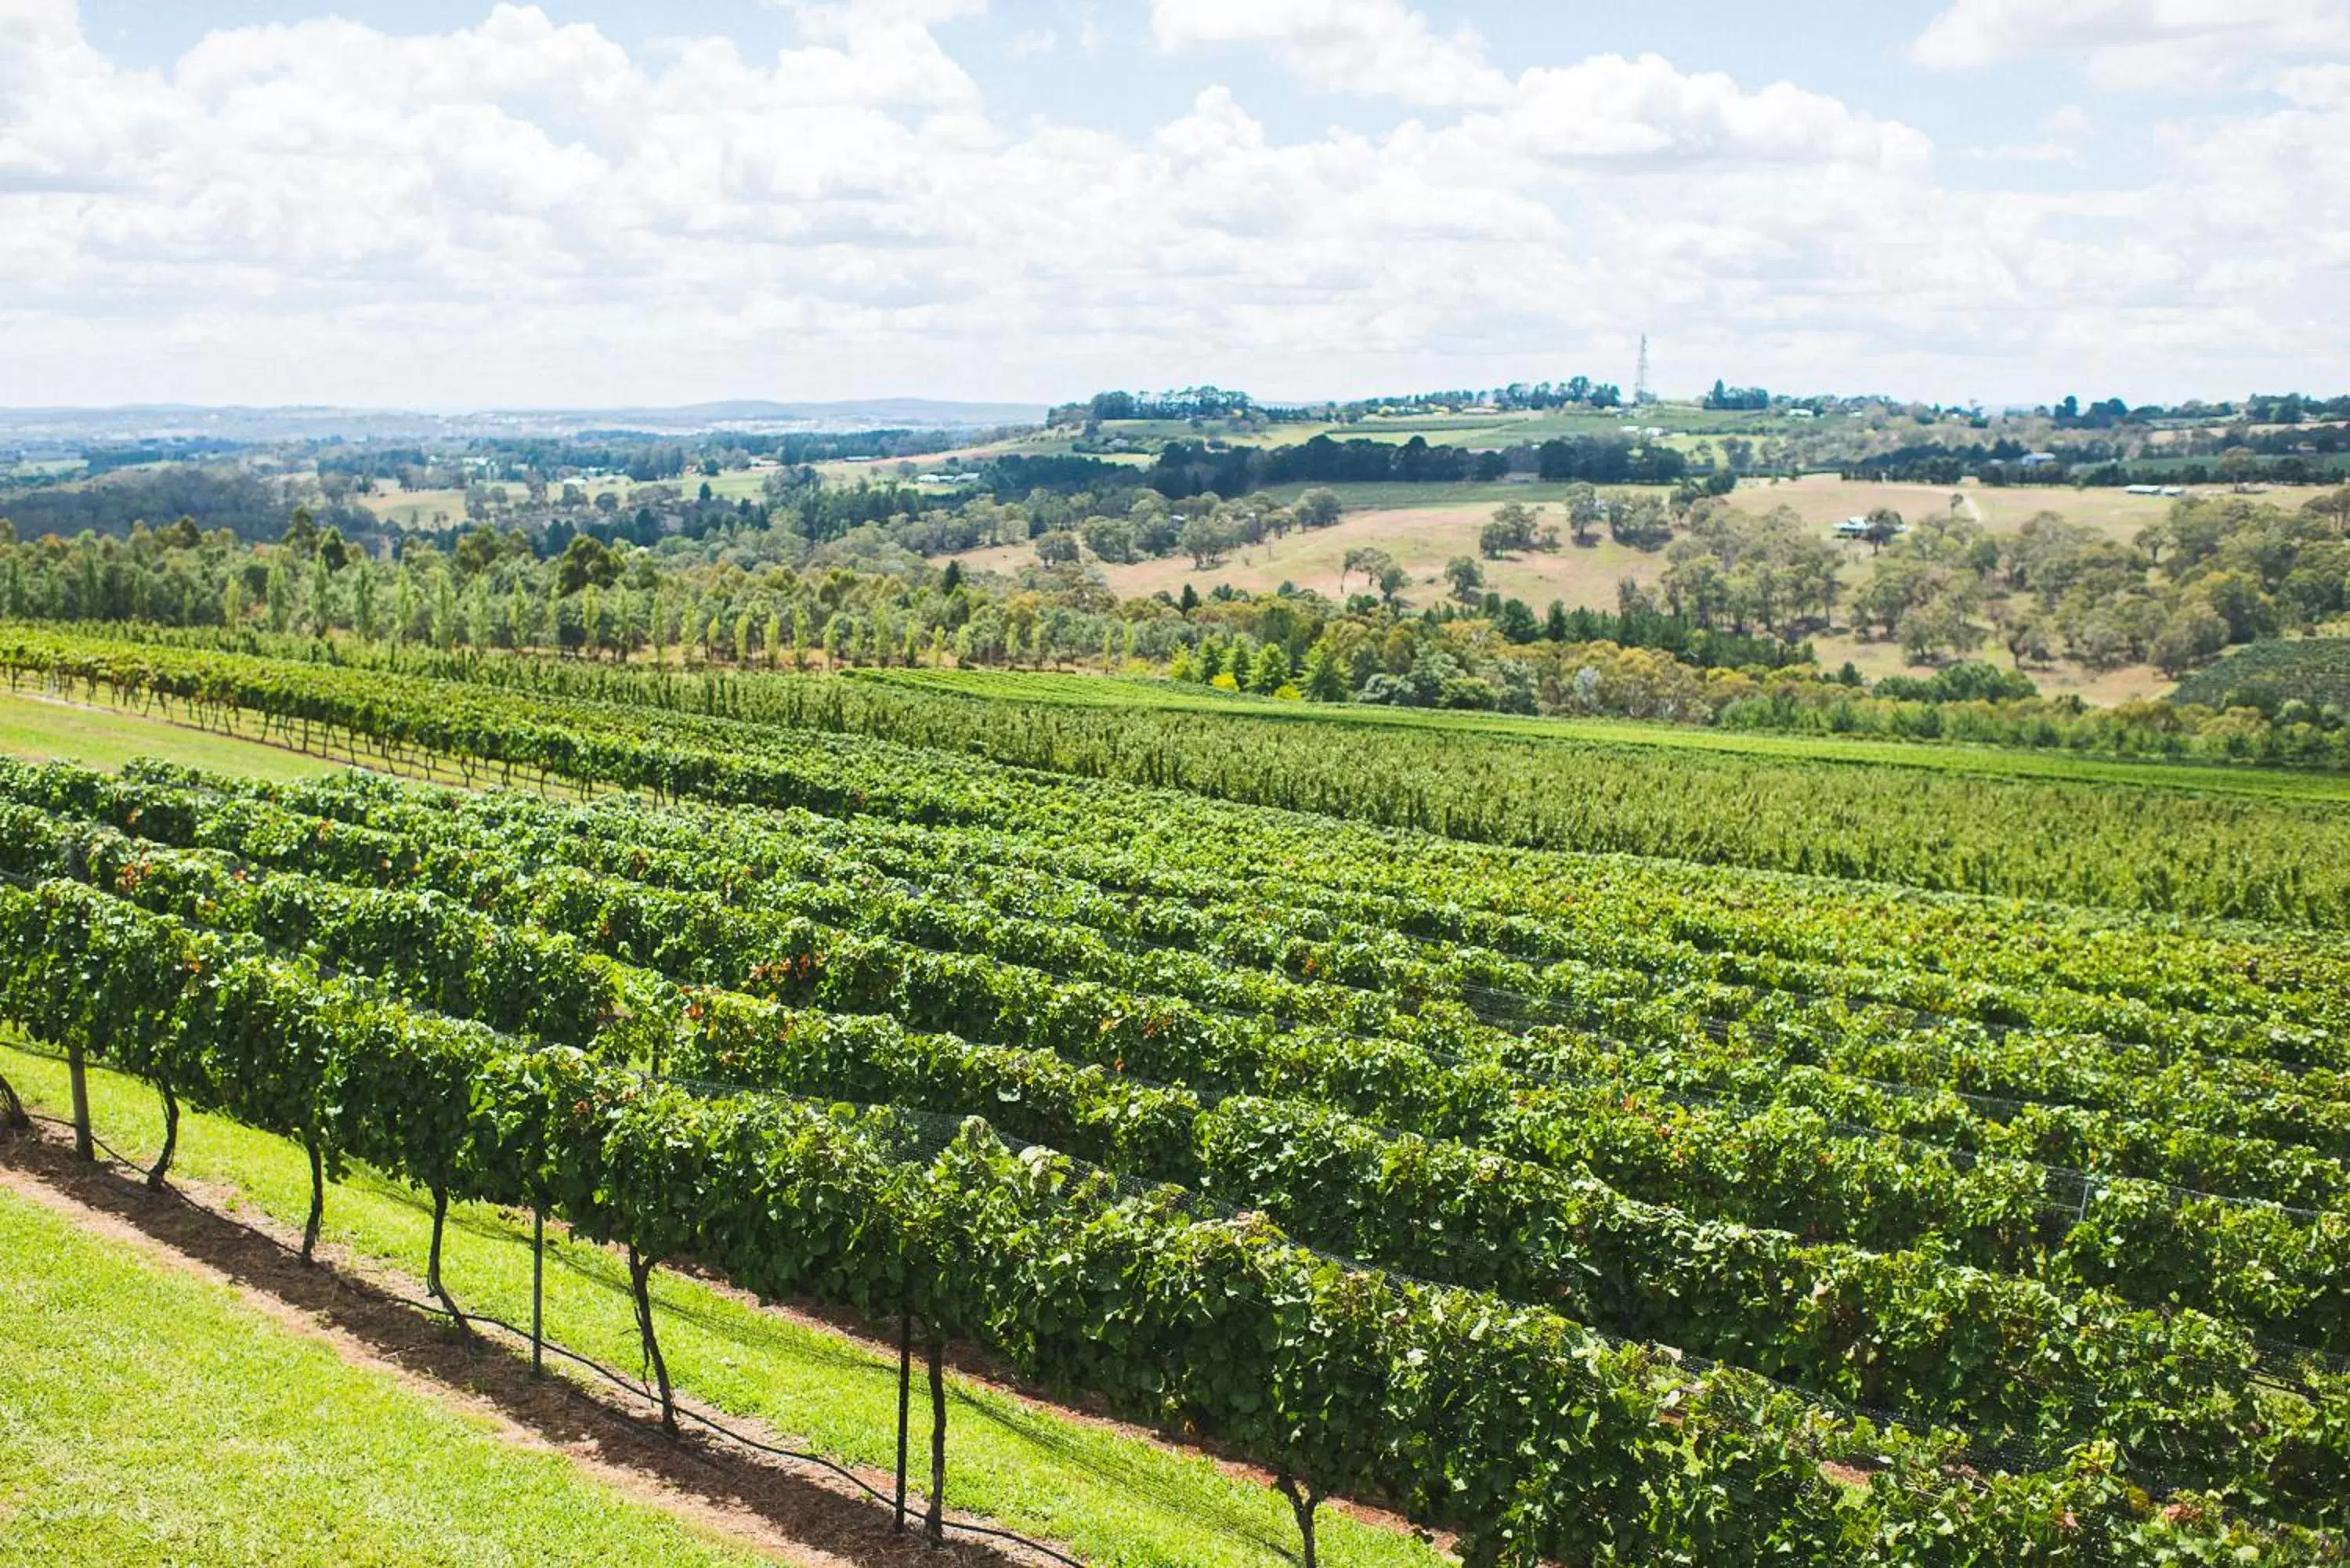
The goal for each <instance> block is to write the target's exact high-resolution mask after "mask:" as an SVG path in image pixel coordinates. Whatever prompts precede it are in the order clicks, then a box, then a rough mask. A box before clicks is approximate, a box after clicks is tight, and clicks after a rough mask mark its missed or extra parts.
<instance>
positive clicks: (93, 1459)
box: [0, 1192, 763, 1568]
mask: <svg viewBox="0 0 2350 1568" xmlns="http://www.w3.org/2000/svg"><path fill="white" fill-rule="evenodd" d="M0 1412H5V1418H0V1564H26V1565H30V1564H34V1563H39V1564H43V1565H44V1568H132V1565H137V1564H149V1563H152V1564H159V1565H160V1564H166V1563H278V1564H312V1563H316V1564H320V1565H322V1568H323V1565H326V1564H345V1563H365V1564H378V1565H387V1568H388V1565H393V1564H410V1563H413V1564H419V1565H422V1564H427V1563H484V1564H504V1563H587V1562H595V1563H609V1564H614V1565H616V1568H634V1565H639V1564H641V1565H643V1568H702V1565H703V1564H709V1565H713V1568H714V1565H717V1564H733V1563H752V1562H755V1561H763V1559H757V1558H754V1557H751V1556H748V1555H746V1554H744V1553H743V1552H737V1551H734V1550H731V1549H728V1548H726V1547H724V1546H722V1545H720V1544H718V1543H716V1542H711V1541H709V1540H706V1539H704V1538H702V1536H701V1535H700V1534H698V1533H697V1532H694V1531H692V1530H691V1529H690V1528H689V1527H687V1526H686V1525H685V1524H683V1523H681V1521H678V1520H676V1519H675V1518H673V1517H671V1516H670V1515H668V1514H666V1513H663V1512H660V1511H658V1510H655V1509H652V1508H650V1507H645V1506H641V1505H638V1504H634V1503H631V1502H629V1501H625V1500H624V1499H622V1498H621V1497H619V1495H618V1494H617V1493H615V1492H613V1491H612V1490H610V1489H609V1488H608V1487H606V1486H604V1485H602V1484H601V1483H599V1482H597V1481H595V1480H590V1479H589V1478H587V1477H586V1476H583V1475H582V1474H580V1473H579V1472H578V1471H577V1469H575V1468H574V1467H573V1466H572V1464H571V1463H570V1461H569V1460H567V1459H563V1458H562V1457H560V1456H559V1455H555V1454H550V1453H546V1452H535V1451H530V1450H526V1449H521V1448H518V1447H515V1445H513V1444H511V1443H508V1442H506V1441H504V1440H503V1439H502V1438H499V1437H497V1436H495V1435H494V1433H493V1432H492V1431H491V1430H490V1429H489V1428H488V1427H487V1424H486V1423H485V1422H484V1421H482V1420H481V1419H480V1418H478V1417H467V1416H460V1415H458V1414H456V1413H454V1412H452V1411H451V1410H449V1409H446V1408H444V1407H441V1406H439V1405H436V1404H435V1403H433V1402H432V1400H431V1399H429V1398H428V1397H424V1396H422V1395H421V1394H417V1393H414V1392H411V1391H410V1390H409V1389H406V1388H404V1387H402V1386H400V1384H399V1383H398V1382H396V1381H395V1380H394V1379H393V1378H392V1377H391V1376H390V1375H389V1374H387V1373H384V1372H380V1371H377V1370H373V1369H369V1368H364V1367H359V1366H351V1365H348V1363H346V1362H344V1361H343V1360H342V1359H341V1358H340V1357H339V1356H338V1355H337V1354H336V1352H335V1351H334V1350H333V1349H332V1348H330V1347H329V1346H328V1345H325V1344H323V1343H321V1342H319V1341H317V1340H315V1339H311V1338H308V1337H307V1336H304V1335H302V1334H297V1333H296V1332H294V1331H293V1330H291V1329H288V1328H286V1327H284V1326H281V1325H280V1324H277V1323H275V1322H273V1321H271V1320H270V1319H268V1318H266V1317H265V1316H264V1315H262V1314H260V1313H258V1312H256V1311H255V1310H254V1309H253V1308H251V1307H249V1306H246V1305H244V1303H241V1302H240V1301H239V1300H238V1299H237V1296H236V1293H234V1292H233V1291H231V1290H230V1289H228V1288H227V1287H225V1286H223V1285H218V1284H213V1283H212V1282H207V1281H204V1280H201V1279H198V1278H196V1277H194V1276H192V1275H190V1274H185V1273H182V1272H175V1271H173V1270H171V1269H169V1268H167V1267H164V1266H161V1265H160V1264H158V1263H156V1262H152V1261H151V1260H149V1259H147V1258H144V1257H141V1256H139V1255H137V1254H135V1253H129V1252H126V1251H124V1250H123V1249H121V1248H120V1247H119V1246H113V1245H109V1244H108V1243H107V1242H105V1241H100V1240H99V1239H97V1238H95V1237H93V1236H91V1235H90V1234H88V1233H87V1232H85V1231H81V1230H79V1229H78V1228H76V1227H75V1226H74V1225H73V1224H72V1223H71V1222H69V1221H68V1220H64V1219H61V1218H59V1217H58V1216H57V1215H54V1214H52V1213H49V1212H47V1210H43V1209H41V1208H39V1207H37V1206H36V1205H34V1204H32V1203H30V1202H28V1201H27V1200H26V1199H21V1198H18V1197H16V1196H15V1195H13V1194H10V1193H6V1192H0Z"/></svg>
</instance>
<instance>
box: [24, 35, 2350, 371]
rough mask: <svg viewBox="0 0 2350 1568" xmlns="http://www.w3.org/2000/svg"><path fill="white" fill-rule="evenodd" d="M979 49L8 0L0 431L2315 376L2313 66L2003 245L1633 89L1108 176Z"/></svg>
mask: <svg viewBox="0 0 2350 1568" xmlns="http://www.w3.org/2000/svg"><path fill="white" fill-rule="evenodd" d="M322 3H323V0H322ZM1374 9H1376V8H1375V7H1374ZM976 11H977V7H976V6H975V5H972V4H969V3H968V0H888V3H877V0H866V3H865V4H861V5H837V4H835V5H807V6H801V7H798V8H797V10H796V16H797V21H798V23H799V26H800V33H801V36H799V37H798V38H797V39H796V40H795V43H794V45H793V47H790V48H787V49H785V50H783V51H781V52H779V53H776V54H774V55H771V56H767V57H764V58H753V57H747V56H746V55H745V54H744V53H743V51H742V50H741V49H740V48H739V47H737V46H736V45H735V44H733V43H732V42H730V41H728V40H726V39H723V38H711V37H702V38H686V39H677V40H672V41H670V42H667V43H664V44H661V45H660V46H657V47H646V48H642V49H629V48H627V47H622V46H621V45H620V44H619V43H618V42H616V41H615V40H614V39H613V38H611V37H610V36H608V35H606V34H605V33H603V32H602V31H600V30H599V29H598V28H596V27H594V26H579V25H574V26H563V25H558V24H557V23H556V22H555V21H553V20H552V19H551V18H549V17H548V16H546V14H545V13H543V12H542V11H540V10H538V9H537V8H536V7H532V6H519V5H499V6H496V7H495V8H494V9H491V10H489V11H487V13H486V14H485V16H484V19H483V20H482V21H481V23H480V24H479V25H477V26H472V27H466V28H460V29H456V30H452V31H448V32H440V33H421V34H410V35H399V36H394V35H389V34H386V33H383V32H380V31H376V30H373V29H370V28H368V27H364V26H358V25H356V24H352V23H348V22H341V21H312V22H305V23H301V24H297V25H294V26H262V27H245V28H235V29H227V30H223V31H220V32H216V33H213V34H212V35H210V36H207V37H205V38H204V39H203V41H202V42H201V43H199V44H198V45H197V46H196V47H193V48H192V49H191V50H189V51H188V52H187V53H186V54H185V55H184V56H183V57H182V58H180V59H179V60H177V61H175V62H173V63H172V65H171V66H170V67H167V68H163V69H157V70H135V69H131V68H129V67H124V66H122V65H121V64H120V63H118V62H116V61H114V60H112V59H110V58H109V57H107V56H106V55H105V54H103V53H102V52H101V51H99V50H98V49H96V48H94V47H92V46H91V45H90V44H89V43H88V40H87V39H86V38H85V37H84V36H83V35H82V33H81V30H80V27H79V26H78V22H77V20H76V16H75V13H74V10H73V8H72V7H71V6H70V5H60V4H57V3H56V0H41V3H40V4H37V5H33V4H28V3H27V0H0V343H5V345H6V352H5V354H0V401H6V402H20V403H31V402H60V401H91V400H148V399H188V400H213V401H218V400H246V401H282V400H296V399H319V400H345V401H366V402H409V403H424V404H433V405H445V404H450V403H467V404H484V403H494V402H506V403H516V402H528V403H546V402H570V403H587V402H619V401H629V402H635V401H665V400H677V401H682V400H692V399H698V398H702V397H709V396H718V395H731V394H734V393H744V394H753V393H769V394H775V395H790V396H824V395H851V394H862V393H872V392H882V391H890V390H920V391H926V392H931V393H935V394H942V395H953V394H965V395H986V396H1025V397H1033V398H1036V399H1039V400H1043V399H1047V398H1052V397H1058V396H1066V395H1069V394H1070V393H1071V392H1072V390H1073V389H1083V388H1084V387H1086V386H1087V385H1089V384H1103V385H1110V384H1128V385H1132V384H1152V383H1165V384H1180V383H1184V382H1190V381H1197V380H1201V379H1209V380H1217V381H1221V382H1223V383H1225V384H1240V385H1249V386H1252V387H1253V388H1254V389H1258V390H1260V391H1263V392H1267V393H1271V394H1276V395H1278V394H1285V393H1288V394H1295V393H1306V392H1313V391H1317V390H1327V391H1344V390H1347V389H1360V388H1362V387H1365V386H1375V385H1376V386H1393V385H1402V384H1408V383H1410V382H1414V381H1423V380H1424V381H1427V382H1430V383H1431V384H1442V385H1462V384H1474V383H1477V382H1479V381H1482V380H1484V379H1487V378H1488V377H1489V376H1490V377H1491V378H1492V379H1513V378H1517V377H1523V376H1530V375H1531V376H1540V375H1565V374H1572V373H1575V372H1577V371H1582V372H1585V373H1590V374H1596V375H1600V376H1603V377H1606V378H1607V379H1617V380H1621V379H1625V378H1626V377H1627V376H1628V374H1629V366H1628V364H1627V363H1624V362H1622V361H1626V360H1628V358H1629V353H1630V342H1631V339H1632V337H1634V335H1635V334H1637V333H1638V331H1639V330H1641V329H1642V328H1643V327H1646V328H1647V329H1648V330H1649V331H1651V332H1652V333H1654V334H1655V335H1656V336H1657V337H1658V339H1659V359H1660V364H1662V365H1666V366H1670V367H1686V368H1687V372H1688V376H1689V379H1691V380H1693V381H1699V382H1702V381H1711V379H1713V377H1714V376H1716V375H1722V374H1727V375H1730V376H1731V379H1735V380H1740V381H1742V382H1752V381H1758V380H1759V381H1763V382H1765V383H1766V384H1780V385H1786V384H1789V383H1793V384H1796V385H1801V386H1804V387H1812V388H1817V387H1829V386H1833V387H1850V386H1854V385H1864V384H1865V385H1874V386H1883V387H1891V388H1896V389H1902V388H1916V389H1925V390H1942V389H1949V390H1953V391H1966V392H1977V393H1980V394H1981V395H1983V396H1985V397H1987V398H2002V397H2008V396H2017V395H2025V394H2034V395H2039V396H2045V395H2048V390H2047V389H2048V388H2049V387H2051V386H2055V385H2057V384H2058V383H2059V382H2060V381H2065V380H2070V379H2074V378H2075V377H2076V375H2077V369H2078V367H2079V366H2081V365H2082V364H2084V363H2094V364H2096V365H2098V366H2101V367H2107V368H2109V369H2110V375H2109V377H2108V378H2107V379H2109V381H2110V384H2113V385H2115V386H2117V387H2128V388H2129V389H2131V390H2132V394H2133V395H2139V391H2140V389H2141V388H2142V389H2144V393H2145V395H2157V394H2159V393H2161V392H2165V391H2173V392H2176V393H2178V395H2187V394H2189V393H2197V392H2199V393H2203V394H2206V395H2209V394H2211V393H2212V392H2213V391H2214V390H2215V389H2219V390H2226V389H2235V390H2243V389H2249V388H2250V386H2251V385H2252V384H2253V383H2255V382H2261V383H2264V384H2272V385H2282V384H2284V383H2285V381H2287V380H2305V379H2308V378H2307V377H2306V376H2305V375H2301V374H2299V373H2297V372H2296V371H2293V370H2292V369H2285V370H2282V371H2280V372H2273V373H2265V374H2263V373H2256V372H2255V371H2253V370H2251V369H2243V370H2241V373H2240V372H2239V369H2238V368H2239V367H2246V366H2255V365H2262V366H2264V365H2272V364H2273V365H2281V366H2286V367H2293V366H2299V367H2307V366H2312V365H2317V366H2322V365H2326V364H2342V363H2345V362H2350V298H2345V279H2350V271H2345V264H2350V210H2345V208H2350V67H2339V66H2316V65H2304V66H2302V67H2296V68H2294V69H2293V70H2290V71H2288V72H2286V73H2284V74H2282V75H2281V76H2280V77H2279V78H2277V88H2278V91H2279V93H2280V95H2281V96H2280V98H2279V99H2278V100H2277V104H2278V106H2277V107H2275V108H2273V109H2271V110H2268V111H2264V112H2262V113H2258V114H2236V115H2232V116H2224V115H2222V116H2210V117H2206V118H2203V119H2198V120H2195V121H2193V122H2191V123H2182V124H2180V125H2178V126H2175V127H2173V128H2171V129H2169V130H2165V131H2163V132H2161V133H2160V134H2158V135H2153V136H2149V137H2147V138H2143V139H2142V140H2146V141H2147V143H2148V146H2149V151H2148V156H2149V157H2151V158H2152V159H2153V160H2155V161H2156V165H2157V173H2156V174H2155V175H2154V176H2152V177H2150V178H2149V179H2147V181H2146V182H2142V183H2141V184H2139V185H2137V186H2136V187H2132V188H2126V189H2118V190H2113V191H2106V192H2088V193H2084V192H2073V193H2069V194H2055V193H2031V194H2002V193H2000V192H1979V191H1953V190H1951V189H1949V188H1946V187H1944V186H1943V185H1941V184H1940V183H1939V182H1938V180H1937V177H1936V171H1935V161H1934V158H1933V151H1932V149H1931V147H1930V146H1929V143H1928V142H1927V140H1926V139H1925V138H1924V137H1923V136H1921V135H1920V134H1919V133H1918V132H1917V131H1916V130H1912V129H1910V128H1908V127H1907V126H1904V125H1902V124H1899V123H1898V122H1896V121H1893V120H1888V119H1881V118H1878V117H1876V116H1873V115H1870V114H1868V113H1866V112H1865V111H1863V110H1860V109H1856V108H1855V107H1853V106H1852V105H1849V104H1846V103H1844V102H1842V101H1839V100H1838V99H1834V98H1831V97H1828V96H1825V95H1823V94H1820V93H1816V92H1811V91H1807V90H1804V89H1803V88H1799V87H1796V86H1794V85H1791V84H1787V83H1779V84H1775V85H1767V86H1753V85H1748V84H1745V83H1742V82H1740V81H1738V80H1736V79H1734V78H1731V77H1729V76H1725V75H1721V74H1718V73H1694V72H1685V71H1681V70H1679V69H1678V68H1676V67H1674V66H1673V65H1671V64H1670V63H1669V61H1667V60H1665V59H1663V58H1661V57H1656V56H1644V57H1638V58H1625V57H1615V56H1602V57H1595V58H1592V59H1587V60H1584V61H1582V62H1580V63H1577V64H1573V65H1563V66H1558V67H1537V68H1534V69H1531V70H1528V71H1526V72H1524V73H1523V75H1522V76H1520V77H1519V78H1517V79H1516V80H1514V81H1510V80H1503V79H1499V78H1495V80H1494V81H1485V80H1483V79H1482V78H1480V79H1479V81H1478V84H1477V88H1476V91H1475V93H1474V94H1473V95H1469V94H1465V93H1464V95H1463V101H1462V102H1461V105H1460V106H1459V107H1458V108H1457V109H1451V110H1445V111H1441V112H1436V111H1431V110H1430V109H1429V108H1428V107H1427V106H1424V105H1423V106H1421V107H1420V108H1419V109H1414V110H1411V111H1409V117H1405V116H1404V115H1403V114H1402V112H1401V111H1399V118H1397V119H1396V120H1395V121H1394V122H1393V123H1391V124H1389V125H1388V126H1387V127H1385V128H1384V129H1376V130H1330V131H1327V132H1325V133H1323V134H1320V135H1318V136H1308V137H1304V138H1293V137H1288V136H1284V135H1282V134H1277V133H1276V132H1275V131H1274V130H1272V129H1270V127H1271V126H1273V125H1278V124H1280V123H1281V121H1280V120H1279V119H1274V118H1273V117H1270V116H1265V117H1260V116H1259V115H1257V114H1254V113H1252V112H1251V106H1248V105H1245V104H1244V103H1243V101H1242V100H1241V99H1240V98H1239V97H1238V96H1236V95H1235V94H1234V93H1233V92H1232V91H1231V90H1229V89H1228V88H1222V87H1212V86H1211V87H1207V88H1203V89H1202V90H1200V91H1199V92H1198V93H1197V94H1196V96H1194V97H1193V98H1192V99H1191V101H1190V103H1189V104H1188V107H1186V108H1185V109H1182V110H1181V111H1180V112H1179V113H1176V114H1174V115H1173V116H1172V117H1171V118H1169V119H1166V120H1165V121H1164V122H1162V123H1160V124H1158V125H1156V126H1155V127H1152V128H1150V129H1149V130H1147V131H1144V132H1141V133H1139V134H1127V133H1114V132H1111V131H1108V130H1100V129H1094V128H1088V127H1086V126H1082V125H1073V124H1068V123H1065V122H1058V121H1055V120H1053V119H1048V118H1029V117H1025V116H1021V117H1011V116H1006V115H1003V114H1002V113H1000V112H997V110H996V109H995V107H994V106H992V105H990V104H989V103H988V102H987V101H986V100H985V99H984V97H983V93H982V92H981V89H980V88H979V86H978V84H977V83H976V81H975V80H974V79H973V78H972V76H971V75H970V74H969V73H968V72H966V71H965V70H963V68H962V67H961V65H960V64H959V63H958V62H957V61H956V59H955V58H954V57H953V56H952V55H951V53H950V52H949V51H948V50H947V48H946V47H945V46H944V45H943V44H942V42H941V33H939V32H936V31H933V28H934V27H935V26H938V25H939V24H941V23H945V22H952V21H955V20H956V19H958V18H963V17H969V16H972V15H974V14H975V13H976ZM1073 15H1074V14H1073ZM1404 15H1407V16H1409V14H1408V13H1404ZM1075 25H1076V24H1075V23H1074V22H1071V23H1069V26H1075ZM1064 31H1065V33H1066V28H1065V29H1064ZM949 36H951V35H949ZM1431 36H1432V35H1431ZM1469 58H1470V59H1471V63H1472V64H1475V65H1476V67H1477V68H1478V69H1480V70H1482V69H1486V68H1489V67H1483V66H1482V55H1475V56H1471V57H1469ZM2087 129H2088V128H2087V127H2086V125H2085V123H2083V122H2082V120H2081V119H2079V118H2076V117H2074V116H2070V115H2064V114H2060V115H2058V116H2057V117H2055V118H2054V119H2052V121H2051V122H2050V124H2049V125H2048V126H2047V127H2045V128H2044V130H2043V135H2044V137H2045V138H2046V139H2047V140H2049V141H2050V142H2052V143H2053V142H2059V141H2067V140H2078V139H2079V138H2080V137H2082V136H2083V135H2085V133H2086V130H2087ZM2215 367H2217V368H2220V369H2217V370H2215V369H2214V368H2215ZM2222 372H2224V373H2222ZM2133 376H2136V377H2137V379H2132V378H2133Z"/></svg>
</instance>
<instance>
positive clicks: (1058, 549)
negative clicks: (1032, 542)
mask: <svg viewBox="0 0 2350 1568" xmlns="http://www.w3.org/2000/svg"><path fill="white" fill-rule="evenodd" d="M1081 558H1082V557H1081V556H1080V555H1079V553H1078V550H1077V536H1076V535H1075V534H1073V533H1071V532H1070V531H1069V530H1068V529H1066V528H1055V529H1053V530H1052V531H1051V532H1049V533H1045V534H1039V535H1037V536H1036V559H1037V560H1039V561H1041V562H1043V563H1044V564H1045V566H1076V564H1077V562H1078V561H1079V560H1080V559H1081Z"/></svg>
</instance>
